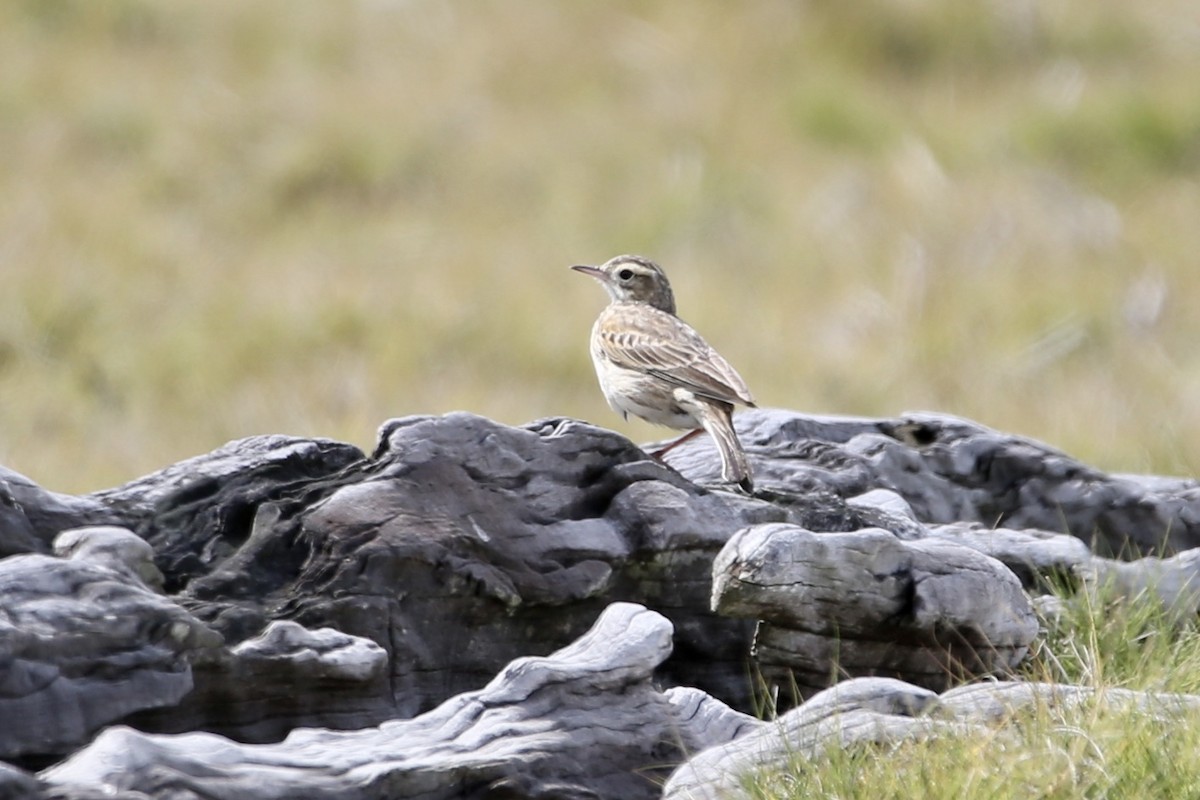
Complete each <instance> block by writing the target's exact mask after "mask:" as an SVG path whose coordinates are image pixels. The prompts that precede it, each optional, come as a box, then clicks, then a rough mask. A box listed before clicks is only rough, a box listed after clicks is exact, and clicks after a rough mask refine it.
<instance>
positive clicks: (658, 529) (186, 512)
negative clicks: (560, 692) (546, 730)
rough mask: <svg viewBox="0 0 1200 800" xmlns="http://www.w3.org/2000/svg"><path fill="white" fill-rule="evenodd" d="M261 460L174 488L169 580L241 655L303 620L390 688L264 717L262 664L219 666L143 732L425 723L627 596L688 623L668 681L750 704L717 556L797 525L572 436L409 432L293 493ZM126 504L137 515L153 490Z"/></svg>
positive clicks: (560, 424) (612, 442)
mask: <svg viewBox="0 0 1200 800" xmlns="http://www.w3.org/2000/svg"><path fill="white" fill-rule="evenodd" d="M254 463H255V462H253V461H250V462H249V464H248V465H247V466H245V467H244V470H243V472H241V473H239V472H237V471H236V470H230V471H228V472H226V473H222V475H221V476H217V477H213V476H211V475H205V476H202V477H201V478H199V479H198V481H199V482H200V483H201V484H202V485H203V486H204V487H205V488H204V491H203V492H191V491H189V490H188V488H187V487H188V486H189V485H190V484H188V483H187V481H186V480H184V479H182V478H181V477H179V474H178V471H170V472H171V473H172V474H175V475H176V478H175V481H176V482H177V483H181V484H182V487H183V488H180V489H178V490H177V491H176V492H175V493H174V494H169V495H166V497H168V498H174V499H173V500H171V501H170V502H168V500H167V499H163V500H160V501H159V503H158V504H157V505H156V510H155V512H154V513H153V514H152V515H151V516H150V517H149V518H147V520H146V521H145V523H144V525H143V528H142V530H143V533H144V534H145V535H146V537H147V539H148V540H149V541H151V542H154V543H157V544H156V546H161V547H165V548H166V552H165V553H160V556H159V559H158V561H159V563H160V565H163V567H164V571H165V572H166V574H167V585H168V586H169V587H171V586H178V587H179V588H178V589H176V590H175V592H174V595H175V597H176V598H177V599H178V600H179V602H180V603H181V604H182V605H184V606H185V607H186V608H187V609H189V610H190V611H191V612H192V613H194V614H195V615H196V616H197V617H198V618H200V619H202V620H204V621H205V622H206V623H208V624H211V625H212V626H213V627H214V628H215V629H217V630H219V631H220V632H221V633H222V634H223V635H224V636H225V638H226V640H227V641H228V642H229V643H230V645H231V646H234V645H236V644H238V643H239V642H242V641H245V640H246V639H248V638H251V637H253V636H256V635H258V634H259V633H260V632H261V631H262V630H263V628H264V626H265V625H266V624H267V623H269V622H270V621H272V620H276V619H287V620H291V621H294V622H296V623H298V624H300V625H302V626H304V627H306V628H309V629H317V628H326V627H328V628H334V629H336V630H339V631H342V632H343V633H345V634H347V635H350V636H356V637H361V638H363V639H366V640H370V641H372V642H374V643H376V644H377V645H379V646H380V647H381V648H382V649H383V650H384V651H385V652H386V654H387V656H388V671H387V674H386V675H385V676H383V677H382V678H381V679H380V680H379V681H378V682H376V683H365V684H358V685H354V686H351V685H344V686H342V689H341V690H344V691H346V692H349V693H350V694H349V695H347V696H343V697H335V696H332V695H331V694H330V693H328V692H326V693H318V694H317V695H315V696H314V695H313V694H311V692H313V691H318V690H319V686H317V685H313V684H305V685H304V686H302V687H298V688H294V690H293V692H292V693H291V694H290V695H289V697H288V698H279V702H275V703H271V704H269V705H264V704H263V703H262V702H261V700H262V698H263V697H264V695H265V696H274V694H275V693H274V692H273V691H272V690H270V689H267V690H266V691H265V692H264V689H263V687H262V686H261V685H259V682H260V681H261V680H262V679H263V678H265V677H266V676H265V675H261V674H257V677H256V678H255V679H253V680H243V679H239V678H238V675H239V674H240V672H239V670H241V669H242V667H241V666H238V665H237V664H236V663H233V662H230V661H228V660H222V661H212V662H209V663H206V664H203V665H197V668H196V670H195V679H196V690H195V691H194V692H193V694H192V695H191V696H189V697H188V698H187V699H186V700H184V701H183V702H182V703H181V704H180V705H178V706H176V707H175V708H174V709H172V710H171V712H170V713H167V712H161V713H160V712H152V713H147V714H142V715H139V716H138V717H137V718H136V722H137V724H139V725H140V726H143V727H145V728H148V729H150V730H159V731H176V730H185V729H191V728H204V729H206V730H211V731H215V732H219V733H223V734H226V735H228V736H231V737H233V738H238V739H243V740H249V741H266V740H269V739H271V738H278V736H282V735H283V734H284V733H286V731H287V730H288V729H290V728H291V727H294V726H297V725H329V726H335V727H363V726H367V725H375V724H378V723H379V722H380V721H382V720H384V719H389V718H392V717H396V716H413V715H415V714H417V713H420V712H422V711H425V710H428V709H430V708H432V707H434V706H435V705H437V704H438V703H440V702H442V701H444V700H445V699H446V698H447V697H449V696H451V695H453V694H456V693H460V692H464V691H469V690H472V689H475V688H478V687H479V686H481V685H483V684H484V683H486V682H487V681H488V680H489V679H490V677H491V676H492V675H494V674H495V673H496V671H497V670H498V669H500V668H501V667H503V666H504V664H506V663H508V662H509V661H511V660H513V659H515V658H517V657H519V656H522V655H530V654H542V653H549V652H552V651H553V650H555V649H556V648H559V647H561V646H563V645H564V644H566V643H567V642H570V641H571V640H572V639H574V638H575V637H577V636H578V635H579V634H580V633H582V631H584V630H586V629H587V627H588V625H590V623H591V621H592V620H594V619H595V616H596V614H598V613H599V612H600V610H601V609H603V608H604V607H605V606H607V605H608V604H610V603H612V602H615V601H621V600H626V599H637V600H639V601H641V602H644V603H647V604H650V605H653V606H654V607H655V608H656V609H658V610H660V611H662V612H663V613H664V614H666V615H668V616H669V617H670V618H671V621H672V623H673V624H674V625H675V629H676V648H675V652H676V657H675V658H672V659H671V660H669V661H668V663H667V664H665V665H664V666H663V669H662V676H663V679H664V680H666V681H668V682H669V683H673V684H680V685H692V686H697V687H698V688H701V689H704V690H706V691H708V692H710V693H712V694H714V695H715V696H717V697H720V698H722V699H723V700H726V701H727V702H730V703H733V704H735V705H739V706H745V705H746V704H747V703H748V698H749V693H750V687H749V685H748V682H747V681H746V678H745V658H746V651H747V648H748V646H749V641H750V637H751V629H752V624H751V623H748V622H746V621H743V620H731V619H723V618H721V617H719V616H717V615H715V614H713V613H712V612H711V611H710V610H709V609H708V596H709V593H710V590H711V572H712V570H711V567H712V559H713V558H714V557H715V556H716V553H717V552H718V551H719V550H720V548H721V546H722V545H723V544H724V543H725V541H726V540H727V539H728V537H729V536H730V535H731V534H732V533H733V531H735V530H737V529H738V528H740V527H743V526H745V525H747V524H750V523H752V522H757V521H762V520H770V519H785V518H788V516H789V514H790V513H791V512H789V511H784V510H781V509H779V508H777V507H775V506H773V505H771V504H770V503H767V502H764V501H761V500H755V499H752V498H747V497H743V496H740V495H737V494H732V493H728V492H709V491H706V490H704V489H702V488H700V487H697V486H694V485H692V484H690V483H688V482H687V481H685V480H683V479H682V478H680V477H679V476H678V475H676V474H675V473H673V472H672V471H671V470H669V469H667V468H666V467H664V466H662V465H661V464H658V463H657V462H654V461H652V460H650V459H648V458H647V457H646V456H645V454H644V453H642V452H641V451H640V450H638V449H637V448H636V447H634V446H633V445H632V444H631V443H630V442H629V441H628V440H626V439H624V438H622V437H620V436H618V435H616V434H614V433H612V432H609V431H605V430H602V429H599V428H594V427H592V426H589V425H584V424H582V423H578V422H574V421H568V420H547V421H542V422H537V423H531V424H530V425H528V426H525V427H521V428H512V427H507V426H504V425H500V424H498V423H495V422H493V421H491V420H487V419H484V418H482V417H477V416H473V415H469V414H450V415H447V416H445V417H412V418H406V419H402V420H394V421H391V422H389V423H387V424H386V425H385V426H384V427H383V429H382V430H381V439H380V443H379V446H378V447H377V448H376V449H375V452H374V453H373V454H372V456H371V457H370V458H367V459H364V460H362V461H360V462H356V463H354V464H352V465H350V466H347V467H344V468H342V469H341V470H339V471H337V472H335V473H332V474H329V475H326V476H324V477H317V478H313V479H311V480H308V481H306V482H296V483H292V484H288V485H287V486H286V487H282V485H281V484H278V483H276V482H275V480H274V477H273V474H274V473H273V472H272V471H270V470H267V469H266V468H265V467H264V468H262V469H255V468H253V464H254ZM261 475H265V476H266V477H265V478H264V477H261ZM256 476H260V477H256ZM260 481H262V482H261V483H260ZM285 489H286V490H285ZM116 494H119V495H120V496H122V497H125V498H126V500H125V501H124V502H125V503H126V505H130V504H132V500H130V499H129V498H131V497H132V496H133V493H132V491H131V490H128V489H123V490H121V491H120V492H118V493H116ZM106 496H115V495H112V494H111V493H110V495H106ZM230 505H233V506H235V507H236V513H234V512H231V510H230V507H229V506H230ZM464 631H470V633H469V636H470V639H469V643H468V644H466V645H464V641H463V639H464V636H466V635H467V634H465V633H463V632H464ZM701 656H702V657H701ZM341 690H339V691H341ZM369 691H373V692H375V694H374V695H373V696H366V695H364V694H363V693H364V692H369ZM335 701H336V702H335ZM335 711H340V712H341V713H338V714H336V715H335ZM179 726H182V727H179Z"/></svg>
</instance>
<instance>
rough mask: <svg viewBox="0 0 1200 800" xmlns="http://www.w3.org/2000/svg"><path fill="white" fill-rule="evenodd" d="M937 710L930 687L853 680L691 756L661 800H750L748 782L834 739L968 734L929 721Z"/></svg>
mask: <svg viewBox="0 0 1200 800" xmlns="http://www.w3.org/2000/svg"><path fill="white" fill-rule="evenodd" d="M937 704H938V696H937V694H935V693H934V692H931V691H929V690H927V689H921V688H918V687H916V686H912V685H909V684H906V683H904V682H902V681H898V680H892V679H889V678H855V679H851V680H848V681H846V682H844V683H841V684H839V685H838V686H835V687H833V688H831V689H826V690H825V691H823V692H820V693H819V694H816V695H814V696H813V697H812V698H811V699H810V700H809V701H808V702H806V703H804V704H803V705H801V706H799V707H797V708H795V709H792V710H791V711H790V712H788V713H787V714H784V715H783V716H781V717H779V718H778V719H777V720H774V721H772V722H759V723H756V724H755V725H754V726H752V727H751V728H750V730H749V731H748V732H747V733H745V734H743V735H741V736H739V737H738V738H735V739H732V740H730V741H728V742H725V743H721V744H717V745H714V746H713V747H711V748H709V749H708V750H705V751H703V752H701V753H698V754H696V755H694V756H692V757H691V758H690V759H688V761H687V762H686V763H684V764H683V765H682V766H680V767H679V768H678V769H676V770H675V772H673V773H672V774H671V777H670V778H669V779H668V780H667V783H666V785H665V786H664V787H663V794H662V797H663V800H727V798H734V797H741V796H745V794H744V788H743V784H742V779H743V776H744V775H745V774H746V773H748V772H750V771H752V770H755V769H763V768H767V767H772V766H782V765H784V764H786V763H788V761H789V760H790V759H793V758H795V757H796V756H804V757H808V758H813V757H815V756H816V755H817V754H818V753H819V752H820V751H821V750H823V749H824V748H825V747H828V746H829V743H830V742H831V741H835V740H836V741H838V742H841V743H842V744H843V745H850V744H853V743H855V742H879V743H884V742H896V741H900V740H903V739H906V738H909V737H916V736H928V735H931V734H932V733H934V732H943V733H953V732H961V731H963V730H964V727H963V726H962V725H958V724H956V723H954V722H949V721H944V720H937V719H934V718H931V717H929V716H924V715H925V714H926V713H927V712H928V711H929V710H931V709H932V708H934V707H936V706H937Z"/></svg>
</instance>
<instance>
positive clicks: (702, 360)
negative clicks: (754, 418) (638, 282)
mask: <svg viewBox="0 0 1200 800" xmlns="http://www.w3.org/2000/svg"><path fill="white" fill-rule="evenodd" d="M630 311H631V308H630V307H628V306H624V305H623V304H619V303H614V304H612V305H610V306H608V308H607V309H606V310H605V314H603V315H602V316H601V319H600V320H599V321H598V323H597V326H596V327H597V331H598V336H597V344H598V346H599V349H600V352H601V353H602V354H603V355H604V357H605V358H607V359H608V360H609V361H611V362H612V363H613V364H615V365H617V366H619V367H624V368H625V369H632V370H637V371H639V372H645V373H646V374H648V375H654V376H655V377H658V378H661V379H662V380H664V381H667V382H668V383H672V384H674V385H676V386H682V387H683V388H685V389H688V390H690V391H692V392H694V393H695V394H697V395H699V396H701V397H706V398H708V399H710V400H716V401H718V402H722V403H730V404H737V403H742V404H744V405H749V406H752V405H754V398H753V397H752V396H751V394H750V389H749V388H747V386H746V382H745V381H744V380H742V376H741V375H739V374H738V373H737V370H735V369H734V368H733V367H732V366H731V365H730V363H729V362H728V361H726V360H725V359H724V358H722V357H721V354H720V353H718V352H717V351H716V350H714V349H713V348H712V347H711V346H710V345H709V344H708V342H706V341H704V338H703V337H702V336H700V334H699V333H697V332H696V330H695V329H694V328H693V327H692V326H691V325H688V324H687V323H686V322H684V321H683V320H681V319H679V318H678V317H676V316H674V315H672V314H668V313H666V312H665V311H659V310H658V309H656V308H653V307H651V306H645V305H638V306H637V308H636V311H637V313H629V312H630Z"/></svg>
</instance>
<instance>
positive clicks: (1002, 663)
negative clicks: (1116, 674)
mask: <svg viewBox="0 0 1200 800" xmlns="http://www.w3.org/2000/svg"><path fill="white" fill-rule="evenodd" d="M713 576H714V577H713V599H712V604H713V608H714V609H716V610H717V611H718V612H720V613H722V614H727V615H730V616H737V617H750V618H754V619H758V620H761V622H760V623H759V627H758V631H757V633H756V634H755V645H754V648H755V656H756V658H757V661H758V663H759V665H760V666H763V667H768V668H770V667H783V668H785V669H786V671H787V677H788V678H794V679H795V680H796V682H797V684H798V685H799V688H800V689H801V690H802V692H803V691H806V690H812V689H814V688H823V687H824V686H826V685H827V684H828V682H829V680H830V677H831V676H836V675H850V676H856V675H889V676H895V677H900V678H903V679H904V680H908V681H910V682H912V683H916V684H918V685H921V686H926V687H930V688H935V689H940V688H945V687H946V686H947V685H948V684H949V683H950V682H952V681H954V680H958V679H961V678H962V677H963V676H969V675H985V674H992V673H1001V674H1004V673H1006V672H1007V671H1008V670H1009V669H1011V668H1012V667H1015V666H1016V665H1017V664H1018V663H1020V661H1021V660H1023V659H1024V657H1025V656H1026V654H1027V653H1028V648H1029V645H1030V644H1031V643H1032V641H1033V638H1034V636H1035V635H1036V634H1037V630H1038V624H1037V619H1036V617H1035V616H1034V614H1033V610H1032V608H1031V607H1030V605H1029V601H1028V599H1027V598H1026V596H1025V594H1024V592H1022V590H1021V585H1020V583H1019V582H1018V581H1017V579H1016V577H1015V576H1014V575H1013V574H1012V573H1011V572H1010V571H1009V570H1008V569H1006V568H1005V567H1004V566H1003V565H1001V564H1000V563H999V562H997V561H995V560H994V559H991V558H988V557H987V556H984V555H981V554H979V553H978V552H976V551H975V550H972V549H971V548H968V547H965V546H962V545H957V544H954V543H952V542H949V541H944V540H937V539H928V540H920V541H908V542H906V541H902V540H900V539H897V538H896V537H895V536H894V535H892V534H891V533H889V532H887V531H883V530H879V529H866V530H860V531H854V532H851V533H813V532H811V531H807V530H804V529H803V528H799V527H797V526H793V525H785V524H767V525H758V526H754V527H750V528H747V529H745V530H742V531H739V532H738V533H737V534H736V535H734V537H733V538H732V539H730V540H729V543H728V544H726V545H725V548H724V549H723V550H722V551H721V553H720V555H718V556H717V559H716V561H715V563H714V564H713ZM767 671H768V672H770V670H769V669H768V670H767Z"/></svg>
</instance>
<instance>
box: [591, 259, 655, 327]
mask: <svg viewBox="0 0 1200 800" xmlns="http://www.w3.org/2000/svg"><path fill="white" fill-rule="evenodd" d="M571 269H573V270H577V271H579V272H582V273H584V274H585V275H591V276H592V277H593V278H595V279H596V280H598V281H600V283H601V284H603V286H604V288H605V289H607V290H608V294H609V296H610V297H612V299H613V302H614V303H645V304H647V305H651V306H654V307H655V308H657V309H659V310H660V311H666V312H667V313H668V314H674V313H675V295H674V294H673V293H672V292H671V284H670V282H669V281H667V275H666V273H664V272H663V271H662V267H660V266H659V265H658V264H655V263H654V262H653V261H651V260H650V259H648V258H643V257H642V256H617V257H616V258H610V259H609V260H608V261H605V262H604V263H603V264H601V265H600V266H598V267H593V266H590V265H588V264H576V265H575V266H573V267H571Z"/></svg>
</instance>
